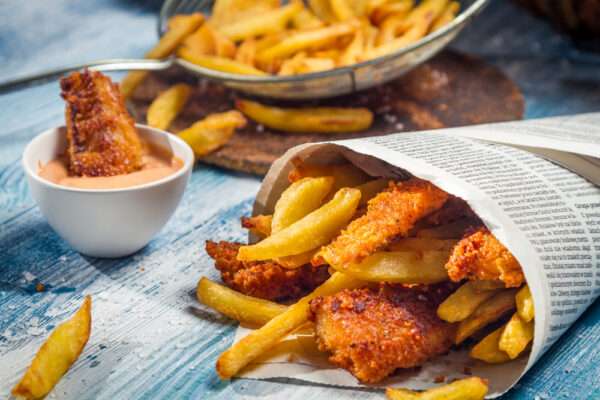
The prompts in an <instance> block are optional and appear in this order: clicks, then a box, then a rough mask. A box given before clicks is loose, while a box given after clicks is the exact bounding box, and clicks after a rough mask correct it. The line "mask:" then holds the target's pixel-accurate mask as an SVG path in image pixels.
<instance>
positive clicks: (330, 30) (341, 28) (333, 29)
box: [256, 20, 360, 63]
mask: <svg viewBox="0 0 600 400" xmlns="http://www.w3.org/2000/svg"><path fill="white" fill-rule="evenodd" d="M359 26H360V23H359V22H358V21H355V20H351V21H346V22H339V23H337V24H333V25H330V26H327V27H324V28H319V29H313V30H309V31H303V32H297V33H293V34H291V35H290V36H288V37H287V38H284V39H283V40H281V41H280V42H279V43H277V44H276V45H274V46H272V47H269V48H267V49H265V50H262V51H260V52H259V53H258V54H257V56H256V57H257V59H258V60H259V61H260V62H263V63H266V62H269V61H272V60H274V59H277V58H286V57H289V56H291V55H293V54H295V53H297V52H299V51H302V50H307V49H316V48H320V47H323V46H324V45H326V44H328V43H331V42H332V41H334V40H336V39H337V38H339V37H342V36H345V35H350V34H352V33H353V32H354V31H355V30H356V29H357V28H358V27H359Z"/></svg>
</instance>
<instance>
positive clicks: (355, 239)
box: [313, 178, 448, 267]
mask: <svg viewBox="0 0 600 400" xmlns="http://www.w3.org/2000/svg"><path fill="white" fill-rule="evenodd" d="M447 199H448V194H447V193H446V192H444V191H443V190H441V189H438V188H437V187H436V186H434V185H433V184H431V183H429V182H426V181H423V180H421V179H417V178H412V179H409V180H407V181H404V182H397V183H394V182H391V183H390V186H389V188H388V189H386V190H385V191H383V192H381V193H379V194H378V195H377V196H375V197H373V198H372V199H371V200H369V203H368V206H367V212H366V214H365V215H363V216H361V217H359V218H357V219H355V220H353V221H352V222H351V223H350V224H349V225H348V227H347V228H346V229H345V230H343V231H342V233H341V234H340V235H339V236H338V237H337V238H335V239H334V240H333V242H331V243H330V244H328V245H326V246H324V247H322V248H321V250H320V251H319V253H317V255H316V257H315V259H313V265H320V264H323V263H327V264H330V265H335V266H339V267H343V266H344V265H347V264H349V263H352V262H358V261H360V260H362V259H363V258H365V257H367V256H369V255H370V254H372V253H374V252H375V251H377V250H378V249H380V248H382V247H383V246H385V245H387V244H388V242H389V241H390V240H391V239H392V238H394V237H402V236H406V234H407V233H408V232H409V231H410V229H411V228H412V227H413V226H414V224H415V222H417V221H418V220H419V219H421V218H423V217H425V216H427V215H429V214H431V213H432V212H434V211H436V210H438V209H440V208H441V207H442V206H443V205H444V203H445V202H446V200H447Z"/></svg>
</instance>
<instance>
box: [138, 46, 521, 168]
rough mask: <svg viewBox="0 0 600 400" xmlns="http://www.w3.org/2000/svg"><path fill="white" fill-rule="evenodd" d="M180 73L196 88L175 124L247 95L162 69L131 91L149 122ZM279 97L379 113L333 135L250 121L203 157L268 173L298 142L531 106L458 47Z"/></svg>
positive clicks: (473, 120) (478, 119)
mask: <svg viewBox="0 0 600 400" xmlns="http://www.w3.org/2000/svg"><path fill="white" fill-rule="evenodd" d="M181 81H186V82H189V83H190V84H192V85H193V88H194V89H193V94H192V97H191V99H190V101H189V102H188V104H187V106H186V108H185V109H184V110H183V112H182V114H181V115H180V116H179V117H178V119H177V120H176V121H175V122H174V124H173V126H172V127H171V129H172V130H173V131H174V132H177V131H179V130H181V129H183V128H185V127H187V126H189V125H191V124H192V123H193V122H195V121H196V120H198V119H200V118H202V117H204V116H205V115H207V114H209V113H212V112H218V111H225V110H228V109H231V108H232V107H233V100H234V99H235V98H236V96H241V94H239V93H235V92H233V91H231V90H228V89H225V88H223V87H222V86H219V85H216V84H212V83H209V82H206V81H204V80H198V79H196V78H194V77H193V76H191V75H189V74H188V73H186V72H185V71H184V70H181V69H173V70H170V71H167V72H162V73H155V74H152V75H151V76H150V77H149V78H148V79H147V80H146V81H145V82H144V84H143V85H142V86H141V87H140V88H138V90H137V91H136V92H135V94H134V96H133V98H132V107H133V109H134V112H135V114H136V116H137V118H138V121H139V122H145V120H146V110H147V108H148V105H149V104H150V102H151V101H152V99H154V97H156V95H157V94H158V93H160V92H161V91H162V90H165V89H166V88H167V87H169V86H170V85H172V84H173V83H175V82H181ZM271 102H273V101H271ZM277 104H280V105H281V104H289V105H296V106H303V105H304V106H306V105H317V104H318V105H340V106H355V107H356V106H361V107H368V108H369V109H371V110H372V111H374V112H375V115H376V118H375V122H374V123H373V126H372V127H371V128H370V129H369V130H368V131H366V132H361V133H354V134H327V135H323V134H314V133H306V134H290V133H282V132H277V131H274V130H269V129H267V128H265V127H262V126H257V124H255V123H253V122H251V123H250V124H248V126H247V127H246V128H244V129H243V130H240V131H238V132H237V133H236V135H235V136H234V137H233V138H232V139H231V141H230V142H229V143H227V145H225V146H224V147H222V148H221V149H219V150H217V151H216V152H214V153H212V154H210V155H208V156H206V157H204V158H203V161H205V162H207V163H210V164H214V165H218V166H221V167H225V168H229V169H234V170H238V171H243V172H250V173H254V174H258V175H263V174H265V173H266V172H267V170H268V168H269V166H270V165H271V163H272V162H273V161H274V160H275V159H276V158H278V157H279V156H281V155H282V154H283V153H284V152H285V151H286V150H287V149H289V148H290V147H293V146H296V145H298V144H302V143H307V142H316V141H320V140H324V139H346V138H354V137H361V136H377V135H384V134H388V133H392V132H398V131H413V130H424V129H436V128H443V127H451V126H462V125H472V124H479V123H485V122H497V121H507V120H515V119H521V118H522V117H523V111H524V107H525V106H524V100H523V96H522V94H521V92H520V91H519V88H518V87H517V86H516V85H515V84H514V83H513V82H512V81H511V80H510V79H509V78H507V77H506V75H504V74H503V73H502V72H500V71H499V70H498V69H496V68H495V67H493V66H491V65H490V64H487V63H485V62H484V61H482V60H481V59H479V58H475V57H472V56H469V55H466V54H463V53H458V52H453V51H445V52H443V53H441V54H440V55H438V56H437V57H435V58H434V59H432V60H431V61H430V62H428V63H427V64H424V65H422V66H420V67H419V68H417V69H415V70H413V71H411V72H410V73H409V74H407V75H405V76H404V77H402V78H400V79H398V80H396V81H393V82H390V83H388V84H386V85H383V86H379V87H376V88H373V89H369V90H366V91H363V92H360V93H355V94H351V95H346V96H342V97H339V98H335V99H328V100H321V101H313V102H302V103H298V102H296V103H293V102H286V103H284V102H281V101H279V102H277Z"/></svg>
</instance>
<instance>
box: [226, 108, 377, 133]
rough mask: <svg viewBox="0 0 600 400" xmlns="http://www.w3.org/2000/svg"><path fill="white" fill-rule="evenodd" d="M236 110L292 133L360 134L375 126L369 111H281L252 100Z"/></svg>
mask: <svg viewBox="0 0 600 400" xmlns="http://www.w3.org/2000/svg"><path fill="white" fill-rule="evenodd" d="M236 108H237V109H238V110H240V111H241V112H243V113H244V114H245V115H246V116H248V117H249V118H251V119H253V120H254V121H256V122H258V123H260V124H263V125H265V126H268V127H269V128H273V129H277V130H280V131H284V132H292V133H296V132H298V133H299V132H313V133H343V132H360V131H363V130H365V129H368V128H369V127H370V126H371V124H372V123H373V113H372V112H371V111H370V110H368V109H367V108H338V107H305V108H281V107H274V106H266V105H263V104H260V103H257V102H255V101H250V100H238V101H236Z"/></svg>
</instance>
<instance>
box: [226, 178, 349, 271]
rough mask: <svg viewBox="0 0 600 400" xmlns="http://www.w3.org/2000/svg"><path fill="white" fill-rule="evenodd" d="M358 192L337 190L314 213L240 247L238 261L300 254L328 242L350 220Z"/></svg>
mask: <svg viewBox="0 0 600 400" xmlns="http://www.w3.org/2000/svg"><path fill="white" fill-rule="evenodd" d="M359 201H360V191H359V190H357V189H351V188H343V189H340V190H339V191H338V192H337V193H336V194H335V196H334V197H333V199H332V200H331V201H329V202H328V203H326V204H325V205H323V206H321V207H320V208H318V209H317V210H315V211H313V212H311V213H310V214H308V215H306V216H305V217H304V218H302V219H300V220H298V221H296V222H294V223H293V224H292V225H290V226H288V227H286V228H284V229H282V230H281V231H279V232H277V233H276V234H273V235H271V236H269V237H268V238H266V239H264V240H263V241H261V242H259V243H256V244H254V245H249V246H242V247H240V249H239V252H238V256H237V258H238V260H240V261H255V260H269V259H273V258H276V257H284V256H290V255H294V254H300V253H304V252H307V251H309V250H313V249H316V248H317V247H319V246H322V245H324V244H326V243H328V242H329V241H330V240H331V239H333V237H334V236H335V235H337V234H338V233H339V232H340V230H341V229H342V228H343V227H344V226H346V224H347V223H348V222H349V221H350V219H351V218H352V216H353V215H354V212H355V211H356V208H357V206H358V202H359Z"/></svg>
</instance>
